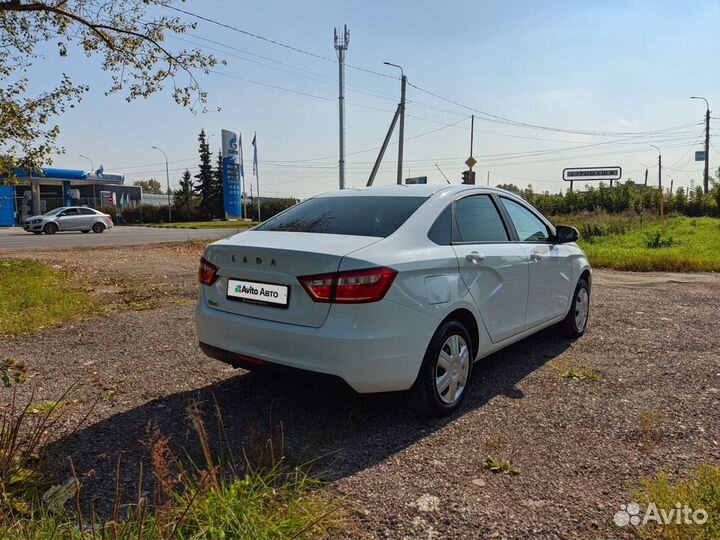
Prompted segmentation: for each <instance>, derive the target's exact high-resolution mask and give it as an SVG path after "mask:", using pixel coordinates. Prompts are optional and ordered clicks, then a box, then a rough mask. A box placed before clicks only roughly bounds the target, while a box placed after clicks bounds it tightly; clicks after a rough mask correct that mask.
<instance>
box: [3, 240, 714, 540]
mask: <svg viewBox="0 0 720 540" xmlns="http://www.w3.org/2000/svg"><path fill="white" fill-rule="evenodd" d="M172 249H173V248H170V247H157V248H142V249H139V248H129V249H118V250H114V251H113V253H111V254H108V253H103V257H102V258H101V262H97V261H95V260H94V258H97V254H93V253H88V254H82V253H80V254H75V255H73V256H68V257H75V258H79V260H78V261H77V262H78V264H80V265H83V264H88V265H91V266H92V268H94V269H96V270H97V271H98V272H100V273H102V272H105V270H104V269H103V267H105V268H106V269H107V272H109V274H102V275H106V276H108V278H109V276H110V275H111V276H112V277H113V278H116V277H117V275H119V274H123V273H126V277H123V278H121V279H120V280H119V283H120V284H119V285H118V287H120V288H123V287H126V286H127V285H126V280H130V279H131V280H132V282H134V283H137V282H145V283H155V284H158V286H160V285H163V284H164V285H165V286H167V284H168V283H175V284H178V290H179V291H181V296H180V297H181V298H185V299H186V300H188V301H187V303H177V302H174V301H172V302H165V301H164V300H162V301H161V302H160V304H159V305H160V306H161V307H160V308H157V309H149V310H145V311H131V310H119V311H118V312H116V313H114V314H113V315H112V316H109V317H103V318H98V319H94V320H90V321H84V322H81V323H78V324H74V325H71V326H66V327H63V328H59V329H54V330H47V331H43V332H40V333H37V334H33V335H27V336H22V337H17V338H13V339H4V340H0V356H3V355H5V356H7V355H12V356H16V357H17V358H18V359H20V360H22V361H24V362H25V363H27V364H28V365H29V366H30V368H31V371H35V372H37V373H38V375H37V377H36V378H35V379H34V381H33V384H34V385H36V396H35V399H36V400H37V401H42V400H49V399H57V397H58V394H59V393H61V392H62V391H63V390H64V389H66V388H67V387H68V386H69V385H70V384H73V383H74V384H75V385H76V386H75V388H74V389H73V392H72V395H71V396H70V398H72V399H80V400H82V401H83V402H81V403H77V404H74V405H73V406H72V407H68V409H67V412H68V414H69V417H68V422H67V424H66V426H65V428H63V429H66V430H67V429H69V428H70V426H71V425H72V422H73V421H74V420H76V419H77V418H80V417H81V416H82V415H84V414H85V413H86V412H87V409H88V407H89V403H90V402H91V401H92V400H93V399H94V398H95V397H96V396H99V401H98V402H97V404H96V406H95V408H94V410H93V411H92V413H91V415H90V417H89V419H88V421H87V423H86V426H85V428H84V429H83V430H81V431H80V432H78V433H76V434H74V435H73V436H70V437H68V436H67V435H66V433H67V432H66V431H65V432H63V431H62V430H60V431H58V433H57V435H56V440H55V442H54V443H53V444H52V446H51V454H52V457H53V458H54V462H55V464H56V468H57V470H63V469H62V467H63V464H64V463H65V460H66V459H67V458H68V457H71V458H72V459H73V461H74V463H75V464H76V466H77V467H78V469H80V470H81V471H88V470H90V469H92V470H94V472H95V474H94V477H93V479H92V480H88V493H89V494H91V495H103V494H104V495H105V496H107V494H108V493H109V492H110V490H111V486H112V483H113V474H114V466H115V463H116V459H117V456H118V455H122V458H123V462H124V464H125V466H124V467H123V469H122V470H123V478H122V479H123V486H122V487H123V492H124V493H128V494H132V493H135V492H136V490H137V488H138V486H137V485H136V482H137V473H138V463H139V462H140V461H141V460H143V459H144V451H143V449H142V447H141V445H140V444H139V443H138V441H139V440H140V439H142V438H143V437H144V434H145V426H146V424H147V423H148V422H149V421H152V422H155V423H157V425H158V426H159V427H160V429H161V430H162V431H163V432H164V433H166V434H168V435H170V436H171V437H172V440H173V443H174V444H175V445H176V446H185V447H186V448H187V450H188V452H189V454H190V455H197V453H198V452H199V449H197V448H195V447H194V446H193V445H194V442H193V438H192V437H191V436H190V434H189V431H188V429H187V425H186V421H185V416H186V414H185V411H186V407H187V404H188V402H189V401H190V400H191V399H199V400H201V401H202V402H204V403H206V409H207V410H208V411H209V410H210V409H212V408H213V407H214V404H215V403H217V405H218V406H219V407H220V409H221V410H222V411H223V413H224V419H225V428H226V431H225V433H224V436H225V437H227V439H228V441H229V442H230V445H231V447H232V448H233V449H234V450H235V451H236V452H240V449H241V448H243V447H244V446H247V445H248V444H251V443H252V442H253V441H254V440H255V441H256V440H263V437H267V436H269V434H271V433H273V434H275V433H277V432H278V431H279V430H280V425H282V433H284V437H285V446H286V453H287V455H288V459H296V460H306V459H307V458H308V457H310V456H312V457H317V456H325V457H324V458H323V459H322V460H321V461H320V464H319V467H321V468H322V469H324V470H325V471H326V472H327V477H328V479H329V480H330V481H331V485H330V489H332V490H334V491H336V492H337V493H338V494H341V495H342V496H344V497H346V498H347V500H348V505H349V513H350V515H351V516H352V520H351V523H350V524H349V525H348V529H347V531H346V536H347V537H348V538H356V537H359V538H436V537H437V538H484V537H489V538H493V537H497V538H530V537H535V538H588V539H589V538H600V537H603V538H604V537H613V538H618V537H623V534H624V533H625V534H627V533H626V532H625V531H623V530H618V529H616V528H614V525H613V523H612V518H613V515H614V513H615V512H616V511H617V510H618V509H619V507H620V504H625V503H627V502H628V496H629V495H628V492H629V488H631V487H632V486H633V485H634V482H635V481H636V480H637V478H638V477H639V476H641V475H649V474H652V473H654V471H655V470H656V469H657V468H659V467H663V468H666V469H667V470H669V471H671V472H673V474H682V471H686V470H688V469H690V468H692V467H693V466H695V465H696V464H698V463H700V462H702V461H711V462H717V461H718V460H720V446H719V444H720V443H719V442H720V412H719V411H720V355H719V354H718V350H719V349H720V333H718V332H717V320H716V319H717V314H718V313H720V277H718V276H714V275H689V274H682V275H677V274H624V273H619V272H604V271H596V272H595V273H594V281H593V294H592V310H591V318H590V326H589V330H588V333H587V334H586V336H585V337H583V338H582V339H580V340H578V341H576V342H570V341H567V340H563V339H561V338H560V337H559V336H558V335H557V334H556V332H555V331H554V330H553V329H549V330H547V331H544V332H541V333H540V334H538V335H536V336H533V337H531V338H528V339H526V340H524V341H522V342H520V343H518V344H516V345H514V346H512V347H510V348H508V349H506V350H505V351H502V352H500V353H497V354H495V355H493V356H491V357H489V358H487V359H485V360H483V361H482V362H481V363H480V364H479V365H478V366H477V367H476V369H475V371H474V377H475V378H474V381H473V384H472V387H471V388H470V390H469V395H468V399H467V401H466V403H465V404H464V406H463V408H462V409H461V411H460V412H459V414H457V415H455V416H453V417H451V418H449V419H444V420H435V421H428V420H425V419H422V418H418V417H417V416H416V415H415V414H414V413H413V412H412V411H411V410H410V409H409V408H408V407H407V405H406V401H405V398H404V396H403V395H402V394H392V395H382V396H364V397H359V396H357V395H354V394H352V393H350V392H348V391H346V390H344V389H342V388H339V387H337V386H332V385H327V384H321V383H319V382H313V381H306V380H300V379H298V380H294V379H275V378H271V377H264V376H258V375H253V374H248V373H243V372H236V371H233V370H232V369H230V368H229V367H227V366H225V365H224V364H221V363H219V362H216V361H213V360H209V359H207V358H205V357H204V356H203V355H202V353H201V352H200V350H199V349H198V347H197V345H196V339H195V335H194V325H193V321H192V318H193V303H192V302H190V301H189V300H190V298H191V297H194V294H195V292H194V291H195V284H194V281H195V271H196V261H197V255H199V248H194V249H197V251H193V252H191V253H183V254H178V253H175V252H174V251H173V250H172ZM183 249H184V248H183ZM115 252H117V253H115ZM41 256H42V257H44V256H45V255H41ZM55 256H56V254H52V253H48V254H47V257H50V258H52V257H55ZM64 256H65V255H63V257H64ZM110 259H112V260H113V261H112V262H110ZM48 260H50V259H48ZM54 260H55V261H60V263H61V264H65V263H64V262H62V261H63V260H65V261H68V259H62V260H61V259H54ZM93 265H94V266H93ZM108 286H109V285H108ZM108 294H110V295H111V296H112V295H116V291H112V292H110V293H108ZM183 295H185V296H183ZM558 365H559V366H560V368H558ZM567 366H570V367H577V366H582V367H583V369H587V370H590V372H592V373H595V372H596V373H598V374H600V376H599V377H597V378H594V377H591V378H583V377H573V376H567V377H564V376H561V375H560V371H562V369H561V368H566V369H565V371H568V370H569V368H567ZM22 392H24V393H25V395H27V392H29V388H25V389H23V390H22ZM70 398H69V399H70ZM490 454H491V455H490ZM487 457H493V458H494V459H497V460H511V461H512V463H513V464H514V465H516V466H517V467H518V469H519V474H517V475H509V474H502V473H498V472H493V471H492V470H489V469H487V468H486V467H485V460H486V458H487ZM146 466H147V463H146Z"/></svg>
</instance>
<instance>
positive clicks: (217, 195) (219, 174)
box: [212, 150, 225, 219]
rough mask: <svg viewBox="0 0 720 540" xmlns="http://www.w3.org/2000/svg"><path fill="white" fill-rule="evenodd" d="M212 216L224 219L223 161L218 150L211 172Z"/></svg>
mask: <svg viewBox="0 0 720 540" xmlns="http://www.w3.org/2000/svg"><path fill="white" fill-rule="evenodd" d="M212 210H213V216H215V217H216V218H221V219H222V218H224V217H225V199H224V186H223V160H222V151H221V150H218V153H217V163H216V166H215V169H214V170H213V206H212Z"/></svg>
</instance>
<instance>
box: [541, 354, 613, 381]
mask: <svg viewBox="0 0 720 540" xmlns="http://www.w3.org/2000/svg"><path fill="white" fill-rule="evenodd" d="M548 365H549V366H550V367H551V368H553V369H554V370H555V373H557V374H558V376H560V377H562V378H563V379H575V380H578V381H599V380H601V379H602V375H601V374H600V372H599V371H597V370H595V369H593V368H591V367H588V366H586V365H584V364H581V363H579V362H573V361H572V360H571V359H570V358H559V359H557V360H554V361H552V362H550V363H549V364H548Z"/></svg>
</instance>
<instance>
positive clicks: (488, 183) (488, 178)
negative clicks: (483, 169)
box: [487, 171, 490, 186]
mask: <svg viewBox="0 0 720 540" xmlns="http://www.w3.org/2000/svg"><path fill="white" fill-rule="evenodd" d="M487 185H488V186H489V185H490V171H488V174H487Z"/></svg>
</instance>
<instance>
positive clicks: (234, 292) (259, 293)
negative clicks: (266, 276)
mask: <svg viewBox="0 0 720 540" xmlns="http://www.w3.org/2000/svg"><path fill="white" fill-rule="evenodd" d="M227 298H228V300H233V301H235V302H245V303H247V304H257V305H261V306H270V307H277V308H283V309H287V307H288V302H289V299H290V287H288V286H287V285H277V284H275V283H261V282H258V281H248V280H245V279H232V278H231V279H228V284H227Z"/></svg>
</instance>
